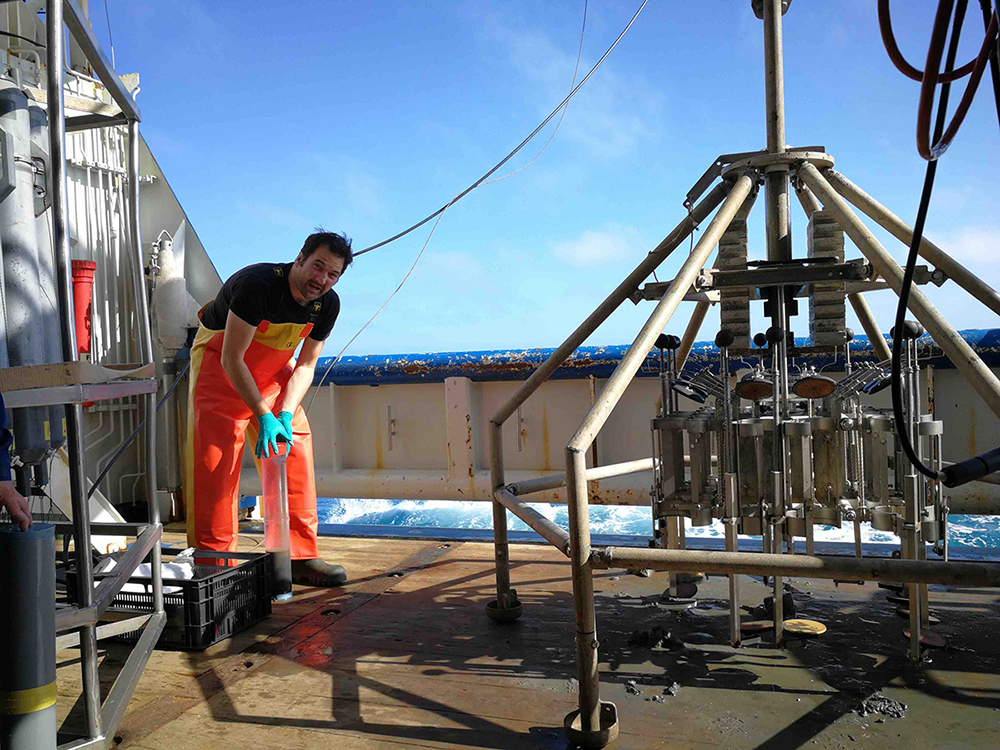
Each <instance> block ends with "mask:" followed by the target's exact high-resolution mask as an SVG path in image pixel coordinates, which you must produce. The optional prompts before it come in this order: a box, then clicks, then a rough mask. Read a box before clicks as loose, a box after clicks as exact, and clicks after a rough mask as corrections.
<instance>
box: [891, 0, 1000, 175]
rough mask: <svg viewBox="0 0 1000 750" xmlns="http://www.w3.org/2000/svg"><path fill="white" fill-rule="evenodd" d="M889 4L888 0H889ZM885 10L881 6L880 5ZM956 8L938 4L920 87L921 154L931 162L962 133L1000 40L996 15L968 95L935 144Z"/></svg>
mask: <svg viewBox="0 0 1000 750" xmlns="http://www.w3.org/2000/svg"><path fill="white" fill-rule="evenodd" d="M885 1H886V2H887V0H885ZM880 7H881V5H880ZM953 7H954V0H940V2H939V3H938V11H937V16H936V17H935V19H934V30H933V31H932V32H931V42H930V45H929V47H928V49H927V66H926V70H925V71H924V74H923V80H922V81H921V83H920V103H919V105H918V107H917V151H918V152H919V154H920V155H921V156H922V157H923V158H925V159H927V160H928V161H933V160H935V159H938V158H939V157H940V156H941V155H942V154H944V152H945V151H947V150H948V147H949V146H950V145H951V142H952V140H953V139H954V138H955V135H956V134H957V133H958V129H959V127H960V126H961V125H962V121H963V120H964V119H965V115H966V114H968V112H969V107H970V106H971V105H972V100H973V98H974V97H975V95H976V89H978V88H979V82H980V81H981V80H982V77H983V71H985V70H986V64H987V63H988V62H989V58H990V53H991V52H992V49H993V45H994V43H995V42H996V37H997V16H996V13H994V14H993V18H992V19H991V20H990V25H989V28H988V29H987V30H986V38H985V39H983V46H982V48H981V49H980V51H979V56H978V57H977V58H976V59H975V60H973V61H972V63H973V68H972V73H971V75H970V76H969V82H968V83H967V84H966V86H965V93H964V94H962V100H961V101H960V102H959V103H958V107H956V109H955V114H954V115H952V118H951V122H950V123H949V124H948V127H947V128H946V129H945V131H944V133H943V134H942V136H941V138H940V140H939V141H938V142H937V143H934V144H931V142H930V140H931V138H930V130H931V113H932V111H933V109H934V90H935V88H936V87H937V84H938V83H944V82H945V81H946V77H945V76H944V75H942V74H941V72H940V70H941V56H942V55H943V54H944V45H945V40H946V39H947V36H948V22H949V21H950V20H951V12H952V8H953Z"/></svg>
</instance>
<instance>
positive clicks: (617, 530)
mask: <svg viewBox="0 0 1000 750" xmlns="http://www.w3.org/2000/svg"><path fill="white" fill-rule="evenodd" d="M318 505H319V520H320V523H325V524H348V525H373V526H421V527H430V528H438V529H490V528H492V526H493V511H492V509H491V507H490V504H489V503H485V502H469V501H465V502H461V501H457V502H456V501H451V500H367V499H360V498H320V499H319V503H318ZM531 507H532V508H534V509H535V510H537V511H538V512H539V513H541V514H542V515H543V516H545V517H546V518H548V519H549V520H551V521H553V522H554V523H556V524H558V525H560V526H562V527H563V528H564V529H565V528H568V523H569V522H568V520H567V515H566V506H565V505H552V504H549V503H533V504H532V505H531ZM508 519H509V521H508V523H509V528H510V529H511V530H513V531H529V528H528V527H527V526H526V525H525V524H524V523H523V522H522V521H521V520H520V519H518V518H515V517H514V516H513V515H509V516H508ZM948 529H949V542H950V543H952V544H957V545H964V546H968V547H983V548H985V547H1000V517H993V516H951V517H950V518H949V523H948ZM590 531H591V533H593V534H629V535H635V536H640V537H645V538H649V537H650V536H651V535H652V523H651V521H650V515H649V508H645V507H633V506H616V507H605V506H594V507H591V509H590ZM687 536H691V537H720V538H721V537H723V536H724V533H723V529H722V524H721V523H720V522H718V521H716V522H715V523H713V524H712V525H711V526H702V527H690V526H689V527H688V529H687ZM748 538H749V537H748ZM815 538H816V539H817V541H825V542H853V541H854V528H853V526H851V525H850V524H845V525H844V527H843V528H840V529H836V528H833V527H832V526H819V527H817V528H816V537H815ZM862 539H863V541H864V542H865V543H866V544H898V543H899V540H898V538H897V537H896V536H895V534H891V533H889V532H886V531H879V530H877V529H873V528H871V526H870V525H869V524H863V525H862Z"/></svg>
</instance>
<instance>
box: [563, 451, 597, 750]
mask: <svg viewBox="0 0 1000 750" xmlns="http://www.w3.org/2000/svg"><path fill="white" fill-rule="evenodd" d="M566 477H567V484H566V488H567V495H568V502H569V508H568V510H569V534H570V556H569V559H570V564H571V566H572V572H573V611H574V614H575V623H576V668H577V679H578V680H579V685H580V722H581V728H582V729H583V731H584V732H595V731H597V730H598V729H600V727H601V721H600V708H601V687H600V681H599V680H598V675H597V665H598V656H597V616H596V614H595V611H594V573H593V569H592V563H591V554H590V552H591V550H590V517H589V515H588V510H589V506H588V502H587V454H586V448H583V449H582V450H581V449H576V448H572V447H568V448H566Z"/></svg>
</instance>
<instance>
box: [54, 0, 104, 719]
mask: <svg viewBox="0 0 1000 750" xmlns="http://www.w3.org/2000/svg"><path fill="white" fill-rule="evenodd" d="M45 42H46V51H47V52H48V65H47V66H46V68H45V77H46V86H47V89H48V115H49V159H50V167H51V171H52V235H53V247H54V253H55V265H56V281H57V285H56V286H57V290H58V294H59V314H60V323H61V325H62V332H63V340H62V345H63V351H62V354H63V361H65V362H76V361H77V350H76V328H75V326H74V325H73V287H72V276H71V273H70V265H71V261H70V249H69V222H68V208H67V201H66V123H65V119H64V118H65V101H64V98H65V97H64V93H63V52H64V51H63V0H46V3H45ZM66 438H67V445H66V450H67V453H68V458H69V485H70V498H71V500H72V505H73V537H74V540H75V546H76V571H77V605H78V607H79V608H80V609H84V610H85V609H87V608H88V607H90V605H91V603H92V602H93V596H94V584H93V572H94V568H93V560H92V558H91V556H90V549H91V543H90V513H89V508H88V505H87V496H86V492H87V489H86V487H85V486H84V485H85V481H86V479H85V477H84V471H83V461H84V453H83V408H82V407H81V406H80V405H79V404H72V405H70V406H67V407H66ZM80 668H81V671H82V673H83V675H82V679H83V705H84V715H85V717H86V724H87V734H88V737H90V738H97V737H100V736H101V734H102V733H101V692H100V691H101V687H100V683H99V681H98V676H97V634H96V631H95V629H94V626H93V625H85V626H84V627H82V628H81V629H80Z"/></svg>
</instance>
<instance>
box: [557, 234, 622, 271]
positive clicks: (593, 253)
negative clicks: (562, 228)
mask: <svg viewBox="0 0 1000 750" xmlns="http://www.w3.org/2000/svg"><path fill="white" fill-rule="evenodd" d="M637 235H638V232H636V230H634V229H631V228H622V227H611V228H609V229H605V230H601V231H596V230H591V229H588V230H586V231H585V232H584V233H583V234H581V235H580V236H579V237H577V238H576V239H574V240H565V241H563V242H556V243H553V245H552V255H553V256H555V257H556V258H558V259H559V260H564V261H567V262H569V263H572V264H573V265H577V266H585V265H597V264H604V263H613V262H615V261H619V260H621V259H622V258H626V257H628V256H629V255H631V254H632V251H633V249H634V248H635V247H637V246H638V241H637V240H638V236H637Z"/></svg>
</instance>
